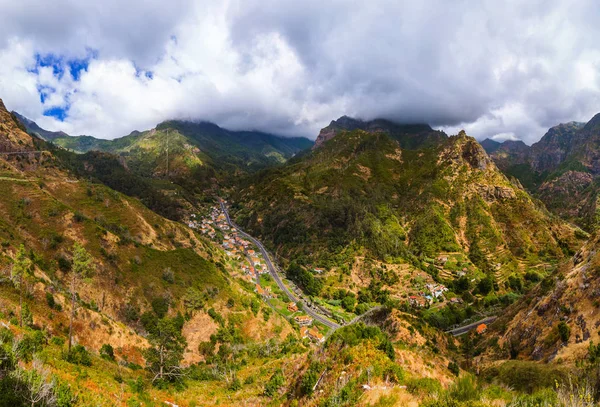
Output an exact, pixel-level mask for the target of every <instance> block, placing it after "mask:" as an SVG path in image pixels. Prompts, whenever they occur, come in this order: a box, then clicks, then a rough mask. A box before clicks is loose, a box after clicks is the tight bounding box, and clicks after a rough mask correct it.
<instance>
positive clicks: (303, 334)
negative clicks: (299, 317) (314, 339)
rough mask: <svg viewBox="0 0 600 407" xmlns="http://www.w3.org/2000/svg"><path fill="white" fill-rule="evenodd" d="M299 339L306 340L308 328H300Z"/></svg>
mask: <svg viewBox="0 0 600 407" xmlns="http://www.w3.org/2000/svg"><path fill="white" fill-rule="evenodd" d="M300 337H301V338H302V339H304V338H308V328H307V327H305V326H302V327H300Z"/></svg>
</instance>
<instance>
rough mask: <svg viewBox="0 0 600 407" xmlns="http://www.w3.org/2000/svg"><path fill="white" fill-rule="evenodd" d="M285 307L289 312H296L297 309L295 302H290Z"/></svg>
mask: <svg viewBox="0 0 600 407" xmlns="http://www.w3.org/2000/svg"><path fill="white" fill-rule="evenodd" d="M287 309H288V311H289V312H296V311H298V305H296V303H295V302H290V303H289V304H288V306H287Z"/></svg>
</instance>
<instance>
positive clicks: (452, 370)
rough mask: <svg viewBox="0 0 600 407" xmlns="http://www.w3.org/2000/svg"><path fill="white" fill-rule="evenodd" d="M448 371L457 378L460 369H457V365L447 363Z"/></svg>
mask: <svg viewBox="0 0 600 407" xmlns="http://www.w3.org/2000/svg"><path fill="white" fill-rule="evenodd" d="M448 370H450V371H451V372H452V373H453V374H454V376H458V375H459V374H460V367H458V363H456V362H450V363H448Z"/></svg>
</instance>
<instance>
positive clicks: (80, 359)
mask: <svg viewBox="0 0 600 407" xmlns="http://www.w3.org/2000/svg"><path fill="white" fill-rule="evenodd" d="M64 359H65V360H66V361H67V362H69V363H73V364H75V365H83V366H91V365H92V357H91V355H90V353H89V352H88V350H87V349H86V348H85V347H84V346H83V345H75V346H74V347H73V348H72V349H71V352H67V353H66V354H65V357H64Z"/></svg>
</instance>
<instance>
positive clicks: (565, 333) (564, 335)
mask: <svg viewBox="0 0 600 407" xmlns="http://www.w3.org/2000/svg"><path fill="white" fill-rule="evenodd" d="M558 334H559V335H560V339H561V340H562V341H563V342H568V341H569V337H570V336H571V328H570V327H569V325H567V324H566V322H564V321H560V322H559V323H558Z"/></svg>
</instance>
